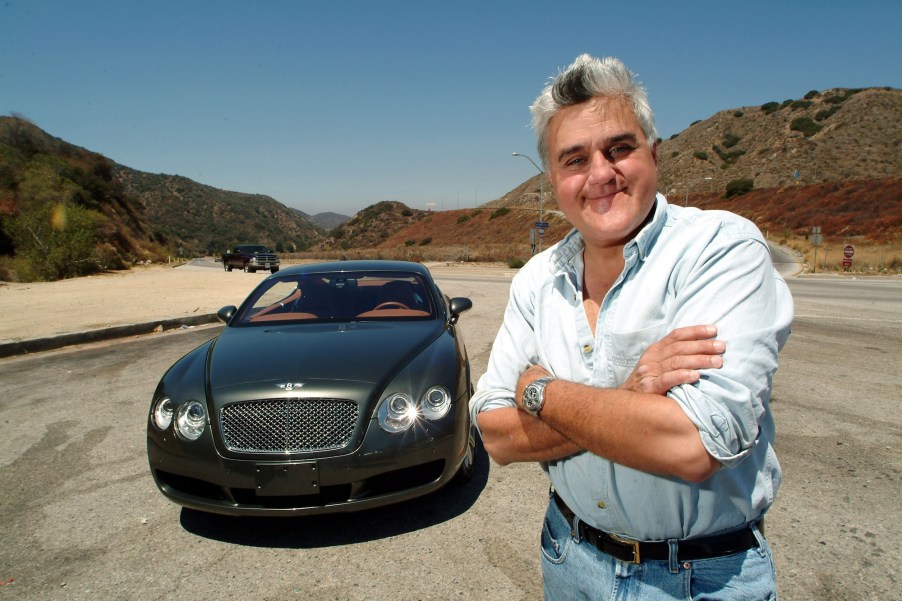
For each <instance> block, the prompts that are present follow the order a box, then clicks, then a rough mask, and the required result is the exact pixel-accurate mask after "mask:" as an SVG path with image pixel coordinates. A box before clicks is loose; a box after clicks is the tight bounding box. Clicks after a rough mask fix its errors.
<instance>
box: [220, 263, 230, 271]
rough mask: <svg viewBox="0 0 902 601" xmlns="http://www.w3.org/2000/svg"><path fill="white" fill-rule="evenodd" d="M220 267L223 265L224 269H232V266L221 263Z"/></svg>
mask: <svg viewBox="0 0 902 601" xmlns="http://www.w3.org/2000/svg"><path fill="white" fill-rule="evenodd" d="M222 267H223V269H225V270H226V271H232V266H231V265H225V264H223V266H222Z"/></svg>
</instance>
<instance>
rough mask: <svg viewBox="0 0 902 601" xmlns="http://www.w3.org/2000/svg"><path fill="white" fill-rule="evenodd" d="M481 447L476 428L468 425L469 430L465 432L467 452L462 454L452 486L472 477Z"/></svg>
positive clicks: (467, 480)
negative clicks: (461, 461)
mask: <svg viewBox="0 0 902 601" xmlns="http://www.w3.org/2000/svg"><path fill="white" fill-rule="evenodd" d="M481 446H482V445H480V444H479V432H478V431H477V430H476V426H474V425H473V424H470V430H469V432H467V450H466V451H465V452H464V460H463V463H461V464H460V467H459V468H458V469H457V473H456V474H454V478H453V480H452V482H453V483H454V484H458V485H459V484H464V483H466V482H469V480H470V478H472V477H473V472H474V471H475V469H476V461H477V460H478V459H479V449H480V447H481Z"/></svg>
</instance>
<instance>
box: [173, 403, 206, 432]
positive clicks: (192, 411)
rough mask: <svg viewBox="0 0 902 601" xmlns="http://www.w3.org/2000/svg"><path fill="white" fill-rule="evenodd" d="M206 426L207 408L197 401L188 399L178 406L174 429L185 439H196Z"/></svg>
mask: <svg viewBox="0 0 902 601" xmlns="http://www.w3.org/2000/svg"><path fill="white" fill-rule="evenodd" d="M206 427H207V410H206V409H205V408H204V406H203V405H202V404H201V403H200V402H198V401H188V402H187V403H184V404H183V405H182V406H181V407H179V412H178V416H177V417H176V419H175V429H176V431H177V432H178V433H179V435H181V436H182V438H185V439H186V440H197V439H198V438H200V435H201V434H203V433H204V428H206Z"/></svg>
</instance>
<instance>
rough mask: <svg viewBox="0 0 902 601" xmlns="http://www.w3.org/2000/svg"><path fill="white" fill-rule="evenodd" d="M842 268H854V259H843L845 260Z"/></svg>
mask: <svg viewBox="0 0 902 601" xmlns="http://www.w3.org/2000/svg"><path fill="white" fill-rule="evenodd" d="M842 266H843V267H851V266H852V259H843V260H842Z"/></svg>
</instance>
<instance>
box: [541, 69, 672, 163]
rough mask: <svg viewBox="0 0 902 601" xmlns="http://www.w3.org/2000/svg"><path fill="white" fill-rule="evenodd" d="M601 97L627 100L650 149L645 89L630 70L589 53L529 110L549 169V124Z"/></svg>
mask: <svg viewBox="0 0 902 601" xmlns="http://www.w3.org/2000/svg"><path fill="white" fill-rule="evenodd" d="M598 96H603V97H609V98H622V99H623V100H625V101H627V102H628V103H629V104H630V106H631V107H632V109H633V113H635V115H636V120H637V121H638V122H639V126H640V127H641V128H642V133H644V134H645V138H646V139H647V140H648V145H649V146H653V145H654V144H655V142H656V141H657V139H658V130H657V129H656V128H655V115H654V113H653V112H652V110H651V105H649V103H648V96H647V95H646V93H645V88H644V87H642V84H641V83H639V81H638V80H637V79H636V77H635V75H634V74H633V72H632V71H630V70H629V69H627V68H626V65H624V64H623V63H622V62H621V61H620V60H618V59H616V58H613V57H605V58H602V59H598V58H595V57H594V56H590V55H588V54H581V55H579V56H578V57H576V60H575V61H573V64H571V65H570V66H569V67H567V68H566V69H564V70H563V71H562V72H561V73H559V74H558V76H557V77H555V78H554V79H552V80H551V82H550V83H549V84H548V85H547V86H545V89H544V90H542V93H541V94H539V97H538V98H536V101H535V102H534V103H533V104H532V106H531V107H529V109H530V111H532V127H533V129H534V130H535V132H536V142H537V146H538V150H539V156H540V157H541V159H542V163H543V164H544V165H545V168H546V169H547V168H548V124H549V123H551V118H552V117H554V116H555V115H556V114H557V112H558V111H559V110H561V109H562V108H565V107H568V106H573V105H575V104H581V103H583V102H586V101H588V100H591V99H592V98H595V97H598Z"/></svg>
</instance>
